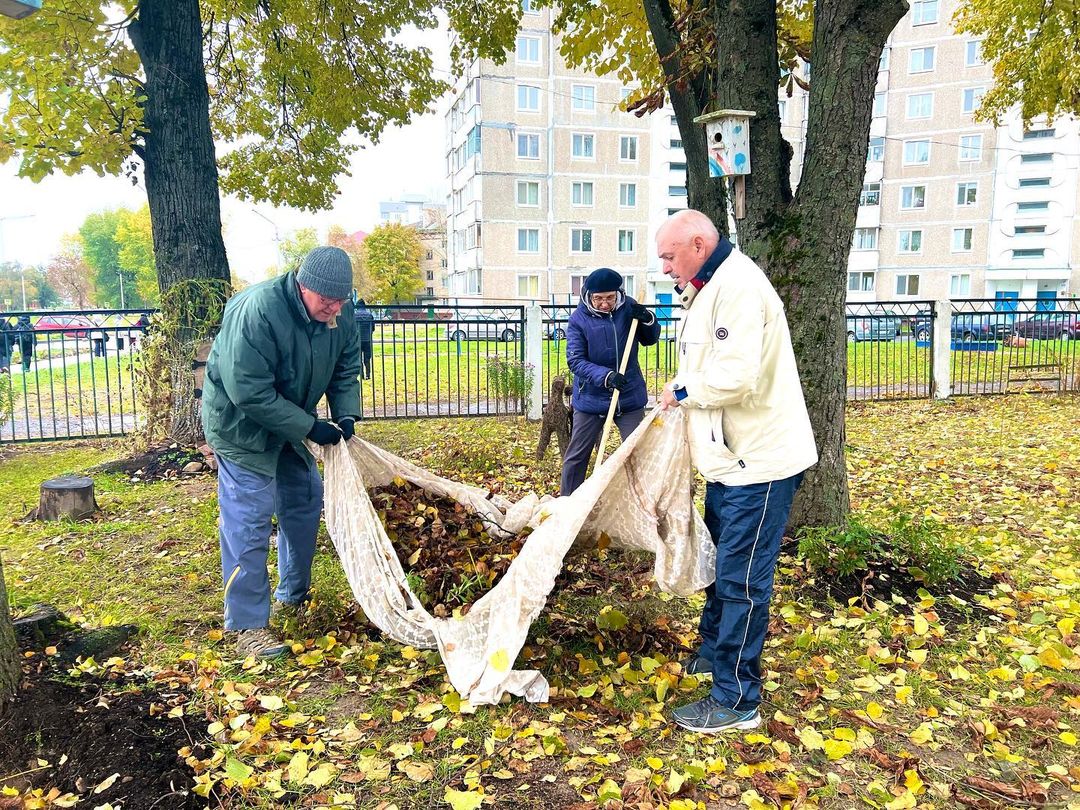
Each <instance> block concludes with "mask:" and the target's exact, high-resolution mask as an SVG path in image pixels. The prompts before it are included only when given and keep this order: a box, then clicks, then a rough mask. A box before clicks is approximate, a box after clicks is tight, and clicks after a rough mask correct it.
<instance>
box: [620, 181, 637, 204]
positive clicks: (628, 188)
mask: <svg viewBox="0 0 1080 810" xmlns="http://www.w3.org/2000/svg"><path fill="white" fill-rule="evenodd" d="M631 198H632V199H631ZM627 200H630V201H629V202H627ZM619 208H637V183H619Z"/></svg>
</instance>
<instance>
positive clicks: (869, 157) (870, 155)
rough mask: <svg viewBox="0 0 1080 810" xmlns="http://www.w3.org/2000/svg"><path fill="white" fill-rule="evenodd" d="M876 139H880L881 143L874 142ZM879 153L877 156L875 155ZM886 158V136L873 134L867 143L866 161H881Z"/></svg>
mask: <svg viewBox="0 0 1080 810" xmlns="http://www.w3.org/2000/svg"><path fill="white" fill-rule="evenodd" d="M874 141H880V142H881V143H874ZM875 154H877V157H875ZM884 159H885V138H884V137H882V136H881V135H874V136H871V138H870V140H869V141H868V142H867V145H866V162H867V163H880V162H881V161H883V160H884Z"/></svg>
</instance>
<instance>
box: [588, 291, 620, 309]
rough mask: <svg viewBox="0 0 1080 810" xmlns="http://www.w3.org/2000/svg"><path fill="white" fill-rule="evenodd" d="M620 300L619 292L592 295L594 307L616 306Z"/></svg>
mask: <svg viewBox="0 0 1080 810" xmlns="http://www.w3.org/2000/svg"><path fill="white" fill-rule="evenodd" d="M618 300H619V294H618V293H617V292H613V293H593V294H592V302H593V305H594V306H595V305H596V304H614V303H615V302H616V301H618Z"/></svg>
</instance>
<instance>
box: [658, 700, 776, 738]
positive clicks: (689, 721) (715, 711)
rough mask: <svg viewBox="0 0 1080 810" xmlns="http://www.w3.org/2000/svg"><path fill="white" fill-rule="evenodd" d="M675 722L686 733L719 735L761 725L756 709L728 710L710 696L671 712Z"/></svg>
mask: <svg viewBox="0 0 1080 810" xmlns="http://www.w3.org/2000/svg"><path fill="white" fill-rule="evenodd" d="M672 717H673V718H674V719H675V722H676V723H678V724H679V725H680V726H681V727H682V728H685V729H686V730H687V731H697V732H700V733H701V734H719V733H720V732H721V731H733V730H735V731H744V730H746V729H751V728H757V727H758V726H760V725H761V715H760V714H759V713H758V710H757V709H756V708H754V709H747V710H745V711H736V710H735V709H729V708H728V707H727V706H725V705H724V704H722V703H721V702H720V701H719V700H717V699H716V698H714V697H713V696H712V695H707V696H706V697H704V698H702V699H701V700H699V701H696V702H694V703H688V704H687V705H685V706H680V707H679V708H677V709H675V711H673V712H672Z"/></svg>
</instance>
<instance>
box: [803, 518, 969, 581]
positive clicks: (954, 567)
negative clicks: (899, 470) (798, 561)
mask: <svg viewBox="0 0 1080 810" xmlns="http://www.w3.org/2000/svg"><path fill="white" fill-rule="evenodd" d="M799 556H800V557H802V558H803V559H805V560H806V561H807V562H808V563H809V564H810V566H811V567H812V568H815V569H817V570H819V571H828V572H831V573H833V574H835V575H836V576H837V577H840V578H846V577H850V576H852V575H854V574H855V573H857V572H859V571H865V570H867V569H869V568H873V567H875V566H880V565H882V564H884V563H892V564H893V565H895V566H896V567H897V568H900V569H903V570H907V571H908V572H909V573H910V574H911V575H912V576H913V577H915V578H916V579H918V580H921V581H922V582H924V583H926V584H927V585H939V584H941V583H944V582H949V581H950V580H953V579H956V578H957V577H958V576H959V575H960V569H961V566H962V564H963V549H962V548H961V546H960V545H959V544H957V543H956V542H955V541H954V540H953V539H952V538H951V537H950V536H949V527H948V526H947V525H945V524H944V523H942V522H941V521H938V520H934V519H933V518H927V517H920V518H913V517H911V516H910V515H899V514H898V515H897V516H896V517H894V518H893V520H892V521H891V522H890V524H889V526H888V528H887V529H886V530H885V531H881V530H878V529H875V528H872V527H870V526H867V525H866V524H865V523H863V522H862V521H860V520H859V519H858V518H856V517H852V518H851V519H850V520H849V521H848V524H847V526H844V527H839V528H837V527H825V528H813V529H804V530H803V532H802V533H801V535H800V537H799Z"/></svg>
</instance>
